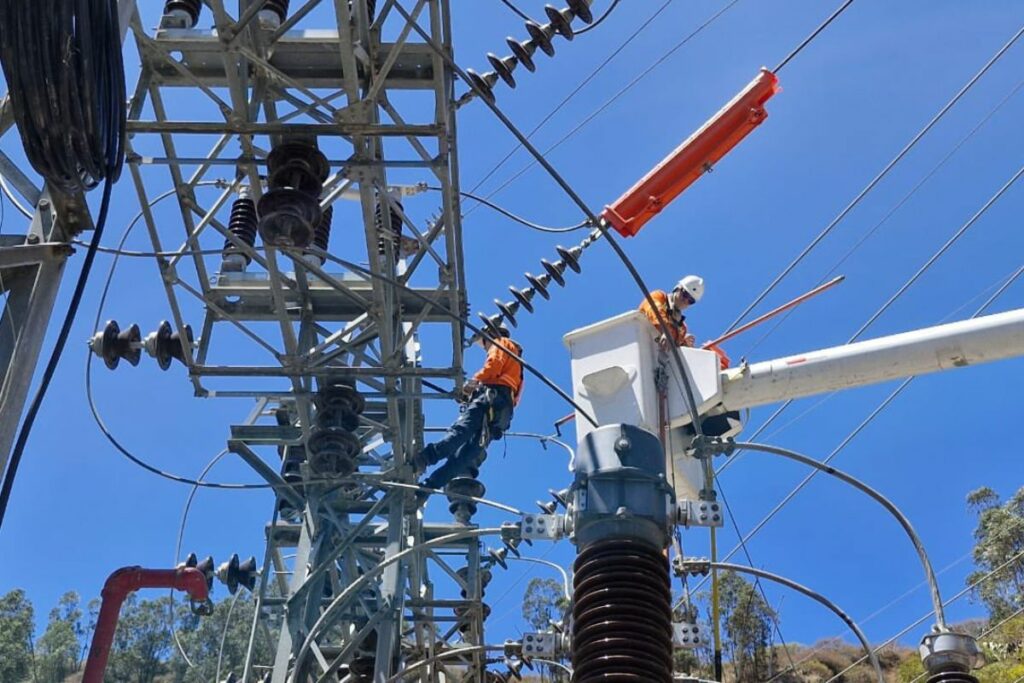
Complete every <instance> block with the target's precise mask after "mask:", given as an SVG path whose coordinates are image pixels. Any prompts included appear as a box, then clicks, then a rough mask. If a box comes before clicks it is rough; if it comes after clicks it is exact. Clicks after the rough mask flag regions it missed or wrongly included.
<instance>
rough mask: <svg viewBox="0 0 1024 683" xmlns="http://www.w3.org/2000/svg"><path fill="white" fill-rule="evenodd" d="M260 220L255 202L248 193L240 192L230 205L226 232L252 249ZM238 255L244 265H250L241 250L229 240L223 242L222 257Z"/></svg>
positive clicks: (247, 255) (247, 256) (246, 255)
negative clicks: (229, 216)
mask: <svg viewBox="0 0 1024 683" xmlns="http://www.w3.org/2000/svg"><path fill="white" fill-rule="evenodd" d="M259 225H260V220H259V217H258V216H257V215H256V202H254V201H253V200H252V199H251V198H250V197H249V193H248V191H245V192H240V193H239V196H238V199H236V200H235V201H234V202H232V204H231V218H230V220H229V221H228V232H230V233H231V234H232V235H233V236H234V237H235V238H236V239H238V241H239V242H241V243H242V244H245V245H246V246H249V247H252V246H254V245H255V244H256V232H257V230H259ZM232 254H238V256H239V257H240V258H241V259H244V261H245V265H249V264H250V263H252V257H251V256H250V255H249V254H248V253H247V252H246V251H244V250H243V249H241V248H240V247H238V246H237V245H236V244H235V243H234V242H232V241H231V240H229V239H225V240H224V257H225V258H227V257H228V256H230V255H232Z"/></svg>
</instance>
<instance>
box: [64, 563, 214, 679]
mask: <svg viewBox="0 0 1024 683" xmlns="http://www.w3.org/2000/svg"><path fill="white" fill-rule="evenodd" d="M140 588H173V589H175V590H180V591H185V592H187V593H188V595H189V597H190V598H192V600H194V601H197V602H199V601H203V600H206V599H207V598H208V597H209V594H210V592H209V587H208V586H207V584H206V576H205V575H204V574H203V572H201V571H199V570H198V569H196V568H195V567H179V568H178V569H143V568H142V567H123V568H121V569H118V570H117V571H116V572H114V573H113V574H111V575H110V576H109V577H108V578H107V582H106V583H105V584H104V585H103V592H102V593H101V594H100V595H101V597H102V598H103V605H102V606H101V607H100V614H99V618H98V619H97V621H96V631H95V632H94V633H93V636H92V646H91V647H90V648H89V659H88V660H87V661H86V663H85V674H84V675H83V677H82V683H103V674H104V673H105V672H106V670H107V659H108V658H109V657H110V646H111V643H113V641H114V631H115V630H116V629H117V618H118V615H120V613H121V604H122V603H123V602H124V599H125V598H126V597H128V594H129V593H133V592H134V591H137V590H139V589H140Z"/></svg>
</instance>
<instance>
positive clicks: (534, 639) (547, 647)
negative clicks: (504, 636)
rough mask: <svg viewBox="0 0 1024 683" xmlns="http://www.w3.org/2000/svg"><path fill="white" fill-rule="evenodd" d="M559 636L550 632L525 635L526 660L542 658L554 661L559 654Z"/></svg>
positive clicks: (524, 653) (523, 648)
mask: <svg viewBox="0 0 1024 683" xmlns="http://www.w3.org/2000/svg"><path fill="white" fill-rule="evenodd" d="M558 642H559V634H557V633H551V632H548V631H534V632H531V633H524V634H523V641H522V643H523V644H522V654H523V657H525V658H530V657H541V658H544V659H552V658H554V657H557V656H558V655H559V654H560V653H559V651H558V650H559V647H558Z"/></svg>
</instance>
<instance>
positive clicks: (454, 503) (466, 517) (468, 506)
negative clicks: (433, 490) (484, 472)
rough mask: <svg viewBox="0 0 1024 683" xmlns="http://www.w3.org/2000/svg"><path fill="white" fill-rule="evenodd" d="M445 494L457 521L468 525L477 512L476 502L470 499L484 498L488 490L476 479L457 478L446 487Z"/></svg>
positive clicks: (449, 507)
mask: <svg viewBox="0 0 1024 683" xmlns="http://www.w3.org/2000/svg"><path fill="white" fill-rule="evenodd" d="M444 492H445V494H446V496H447V498H448V511H449V512H451V513H452V514H453V515H455V521H457V522H459V523H461V524H468V523H469V521H470V520H471V519H472V518H473V515H475V514H476V510H477V504H476V501H474V500H470V499H469V498H482V497H483V495H484V494H485V493H487V489H486V488H484V485H483V484H482V483H481V482H480V481H478V480H477V479H475V478H472V477H455V478H454V479H452V480H451V481H450V482H448V484H447V485H446V486H445V487H444ZM467 496H468V497H467Z"/></svg>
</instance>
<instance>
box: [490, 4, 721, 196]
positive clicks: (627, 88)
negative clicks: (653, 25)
mask: <svg viewBox="0 0 1024 683" xmlns="http://www.w3.org/2000/svg"><path fill="white" fill-rule="evenodd" d="M739 1H740V0H730V2H729V3H728V4H727V5H725V6H724V7H722V8H721V9H719V10H718V11H717V12H715V13H714V14H712V15H711V16H710V17H708V18H707V19H706V20H705V21H704V23H702V24H701V25H700V26H698V27H697V28H696V29H694V30H693V31H691V32H690V33H689V34H688V35H687V36H685V37H684V38H683V39H682V40H680V41H679V42H677V43H676V44H675V45H673V46H672V47H671V48H669V49H668V51H666V52H665V53H664V54H662V56H661V57H659V58H658V59H657V60H655V61H654V63H652V64H651V65H650V66H649V67H647V68H646V69H644V70H643V71H641V72H640V74H638V75H637V76H636V77H634V78H633V80H631V81H630V82H629V83H627V84H626V85H625V86H623V87H622V88H621V89H620V90H619V91H618V92H616V93H615V94H614V95H612V96H611V97H610V98H609V99H608V100H606V101H605V102H604V104H602V105H601V106H600V107H598V108H597V109H595V110H594V111H592V112H591V113H590V114H589V115H587V116H586V117H584V118H583V120H581V121H580V122H579V123H578V124H576V126H574V127H573V128H572V129H571V130H570V131H569V132H568V133H566V134H565V135H563V136H562V137H561V138H559V139H558V140H557V141H556V142H555V143H554V144H553V145H550V146H549V147H547V148H546V149H545V150H544V152H543V154H544V155H548V154H550V153H551V152H553V151H554V150H556V149H558V148H559V147H561V146H562V145H563V144H564V143H565V142H567V141H568V140H569V139H570V138H571V137H573V136H574V135H576V133H578V132H580V131H581V130H583V128H584V127H585V126H587V125H588V124H589V123H590V122H591V121H593V120H594V119H596V118H597V117H598V116H600V115H601V114H602V113H604V111H605V110H607V109H608V108H609V107H610V106H612V105H613V104H614V103H615V102H617V101H618V100H619V98H621V97H622V96H623V95H625V94H626V93H628V92H629V91H630V90H632V89H633V88H634V87H635V86H636V85H637V84H638V83H640V81H642V80H643V79H644V78H646V77H647V76H648V75H649V74H650V73H651V72H652V71H654V70H655V69H657V68H658V67H659V66H661V65H662V64H664V63H665V61H667V60H668V59H669V58H670V57H671V56H672V55H674V54H675V53H676V52H678V51H679V50H680V49H681V48H682V47H683V46H684V45H686V44H687V43H688V42H690V40H692V39H693V38H694V37H695V36H697V35H698V34H699V33H701V32H702V31H703V30H704V29H706V28H707V27H708V26H710V25H711V24H713V23H714V22H715V20H716V19H718V18H719V17H720V16H722V15H723V14H725V13H726V12H727V11H729V9H731V8H732V7H733V6H735V5H736V4H737V3H739ZM662 9H664V8H662ZM660 11H661V10H660V9H659V12H660ZM652 19H653V17H652ZM531 135H532V133H531ZM516 150H518V148H516ZM516 150H513V152H512V153H513V154H514V153H515V151H516ZM509 156H510V157H511V154H510V155H509ZM504 161H505V160H503V161H502V163H504ZM536 164H537V162H536V161H531V162H530V163H528V164H526V166H524V167H523V168H521V169H519V171H517V172H516V173H515V175H513V176H512V177H510V178H509V179H508V180H506V181H505V182H504V183H502V184H501V185H499V186H498V187H497V188H496V189H494V190H493V191H492V192H490V193H488V194H487V197H488V198H491V197H494V196H495V195H496V194H498V193H499V192H501V191H502V190H504V189H505V188H506V187H508V186H509V185H511V184H512V183H514V182H515V181H516V180H518V179H519V178H520V177H521V176H522V175H523V174H525V173H526V172H527V171H529V170H530V169H531V168H533V167H534V166H535V165H536ZM489 175H490V174H488V177H489ZM477 187H479V185H477ZM474 189H477V188H476V187H475V188H474Z"/></svg>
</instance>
